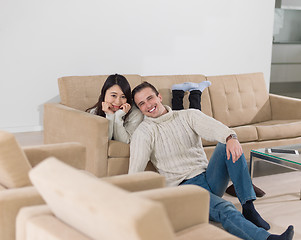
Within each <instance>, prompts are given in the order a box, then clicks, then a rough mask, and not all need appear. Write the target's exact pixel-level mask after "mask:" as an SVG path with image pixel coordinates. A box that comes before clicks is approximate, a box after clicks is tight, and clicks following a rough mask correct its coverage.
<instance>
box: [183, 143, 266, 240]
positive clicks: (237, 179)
mask: <svg viewBox="0 0 301 240" xmlns="http://www.w3.org/2000/svg"><path fill="white" fill-rule="evenodd" d="M229 179H231V180H232V182H233V185H234V188H235V191H236V195H237V196H238V199H239V201H240V203H241V204H242V205H243V204H244V203H246V201H248V200H254V199H256V195H255V192H254V189H253V186H252V181H251V178H250V175H249V172H248V166H247V162H246V158H245V156H244V155H242V156H241V157H240V158H239V159H238V160H237V161H236V162H235V163H233V162H232V157H231V158H230V159H229V160H227V154H226V145H225V144H222V143H218V144H217V146H216V148H215V150H214V153H213V155H212V157H211V159H210V161H209V164H208V167H207V169H206V171H205V172H203V173H201V174H199V175H197V176H195V177H193V178H190V179H188V180H185V181H183V182H182V183H181V184H180V185H182V184H193V185H198V186H201V187H203V188H205V189H207V190H208V191H209V193H210V211H209V218H210V220H212V221H215V222H220V223H221V224H222V225H223V227H224V229H225V230H226V231H228V232H230V233H231V234H233V235H235V236H238V237H240V238H242V239H252V240H261V239H267V237H268V236H269V235H270V233H268V232H267V231H266V230H264V229H263V228H259V227H257V226H256V225H255V224H253V223H252V222H250V221H248V220H246V219H245V218H244V216H243V215H242V214H241V213H240V212H239V211H238V210H237V209H236V208H235V206H234V205H233V204H232V203H231V202H229V201H226V200H224V199H222V198H221V197H222V196H223V195H224V193H225V190H226V188H227V186H228V183H229Z"/></svg>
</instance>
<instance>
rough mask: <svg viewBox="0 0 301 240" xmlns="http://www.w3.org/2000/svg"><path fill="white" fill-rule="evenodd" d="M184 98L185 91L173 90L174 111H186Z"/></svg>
mask: <svg viewBox="0 0 301 240" xmlns="http://www.w3.org/2000/svg"><path fill="white" fill-rule="evenodd" d="M183 98H184V91H183V90H172V100H171V104H172V110H182V109H184V106H183Z"/></svg>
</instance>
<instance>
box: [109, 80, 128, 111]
mask: <svg viewBox="0 0 301 240" xmlns="http://www.w3.org/2000/svg"><path fill="white" fill-rule="evenodd" d="M104 100H105V102H107V103H110V104H111V105H112V107H111V110H112V111H113V112H116V111H117V110H119V109H120V107H121V105H123V104H125V103H126V102H127V99H126V97H125V95H124V93H123V92H122V90H121V88H120V87H119V86H118V85H117V84H116V85H114V86H112V87H110V88H108V89H107V91H106V94H105V99H104Z"/></svg>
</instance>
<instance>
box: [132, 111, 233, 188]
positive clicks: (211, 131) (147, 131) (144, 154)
mask: <svg viewBox="0 0 301 240" xmlns="http://www.w3.org/2000/svg"><path fill="white" fill-rule="evenodd" d="M165 108H166V109H167V111H168V112H167V113H166V114H164V115H162V116H160V117H158V118H150V117H147V116H145V118H144V121H143V122H142V123H141V124H140V125H139V127H138V128H137V129H136V131H135V132H134V134H133V136H132V140H131V147H130V151H131V154H130V167H129V173H135V172H140V171H144V169H145V167H146V165H147V162H148V161H149V160H151V161H152V163H153V165H154V166H155V167H156V168H157V170H158V172H159V173H160V174H162V175H163V176H165V177H166V183H167V185H168V186H177V185H179V184H180V183H181V182H182V181H183V180H185V179H189V178H192V177H194V176H196V175H198V174H200V173H202V172H203V171H205V170H206V168H207V165H208V160H207V157H206V154H205V152H204V149H203V145H202V140H201V138H203V139H206V140H208V141H218V142H221V143H225V142H226V138H227V137H228V136H229V135H230V134H232V133H234V132H233V131H232V130H230V129H229V128H228V127H227V126H225V125H224V124H222V123H221V122H219V121H217V120H215V119H213V118H211V117H209V116H207V115H205V114H204V113H202V112H201V111H199V110H196V109H187V110H180V111H172V110H171V108H170V107H168V106H165Z"/></svg>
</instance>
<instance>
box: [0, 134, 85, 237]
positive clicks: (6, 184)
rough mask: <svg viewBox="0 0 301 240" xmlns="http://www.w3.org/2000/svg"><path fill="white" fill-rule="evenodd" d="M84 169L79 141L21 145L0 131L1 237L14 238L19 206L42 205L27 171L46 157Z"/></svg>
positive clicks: (82, 150) (83, 157)
mask: <svg viewBox="0 0 301 240" xmlns="http://www.w3.org/2000/svg"><path fill="white" fill-rule="evenodd" d="M50 156H54V157H57V158H60V159H61V161H63V162H65V163H67V164H69V165H71V166H73V167H76V168H78V169H85V165H86V151H85V147H84V146H83V145H81V144H79V143H63V144H49V145H41V146H32V147H25V148H21V147H20V146H19V144H18V143H17V141H16V139H15V137H14V135H13V134H11V133H8V132H5V131H0V239H1V240H14V239H15V219H16V216H17V213H18V211H19V209H20V208H22V207H23V206H31V205H37V204H43V203H44V200H43V199H42V198H41V197H40V194H39V193H38V192H37V191H36V190H35V188H34V187H33V186H32V184H31V182H30V180H29V177H28V172H29V171H30V169H31V168H32V167H34V166H36V165H37V164H38V163H39V162H41V161H42V160H44V159H45V158H47V157H50Z"/></svg>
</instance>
